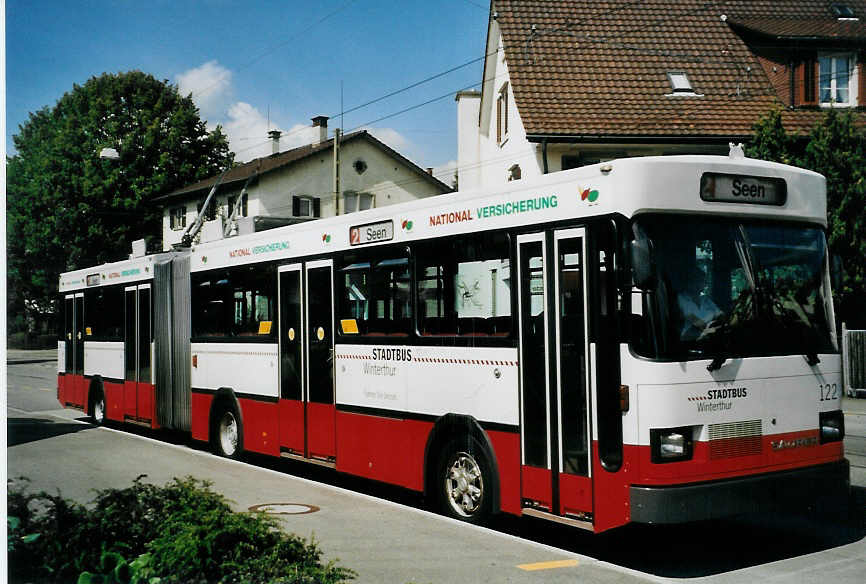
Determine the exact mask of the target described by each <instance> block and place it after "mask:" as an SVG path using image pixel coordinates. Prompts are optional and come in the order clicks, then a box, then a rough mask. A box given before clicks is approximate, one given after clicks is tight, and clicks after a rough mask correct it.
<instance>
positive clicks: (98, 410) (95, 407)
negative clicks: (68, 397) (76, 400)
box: [89, 388, 105, 426]
mask: <svg viewBox="0 0 866 584" xmlns="http://www.w3.org/2000/svg"><path fill="white" fill-rule="evenodd" d="M89 411H90V417H91V419H92V420H93V423H94V424H95V425H97V426H102V425H103V424H104V423H105V393H103V391H102V388H99V389H96V391H95V393H94V395H93V397H92V398H90V408H89Z"/></svg>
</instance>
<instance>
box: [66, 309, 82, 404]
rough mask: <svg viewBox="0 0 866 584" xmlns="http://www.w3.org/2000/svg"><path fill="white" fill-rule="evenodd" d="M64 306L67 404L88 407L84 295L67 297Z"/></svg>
mask: <svg viewBox="0 0 866 584" xmlns="http://www.w3.org/2000/svg"><path fill="white" fill-rule="evenodd" d="M64 300H65V306H64V315H65V316H64V326H65V334H64V344H65V345H66V346H65V353H66V363H65V367H64V371H65V373H66V375H65V376H64V377H66V379H65V380H64V396H63V400H64V401H65V402H66V403H70V404H74V405H77V406H86V404H85V403H84V394H85V393H86V387H85V380H84V294H83V293H79V294H70V295H68V296H66V298H65V299H64Z"/></svg>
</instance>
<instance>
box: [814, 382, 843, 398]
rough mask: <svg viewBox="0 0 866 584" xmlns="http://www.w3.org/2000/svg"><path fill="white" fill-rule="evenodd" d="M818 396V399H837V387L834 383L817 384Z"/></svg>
mask: <svg viewBox="0 0 866 584" xmlns="http://www.w3.org/2000/svg"><path fill="white" fill-rule="evenodd" d="M818 396H819V398H820V401H827V400H831V399H837V398H838V397H839V389H838V388H837V387H836V384H835V383H822V384H819V385H818Z"/></svg>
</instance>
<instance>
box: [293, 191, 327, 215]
mask: <svg viewBox="0 0 866 584" xmlns="http://www.w3.org/2000/svg"><path fill="white" fill-rule="evenodd" d="M292 215H293V216H295V217H320V216H321V202H320V201H319V199H318V198H317V197H311V196H309V195H294V196H293V197H292Z"/></svg>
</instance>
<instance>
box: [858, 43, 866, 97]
mask: <svg viewBox="0 0 866 584" xmlns="http://www.w3.org/2000/svg"><path fill="white" fill-rule="evenodd" d="M857 85H858V87H857V103H859V104H860V105H866V51H861V52H860V55H859V58H858V59H857Z"/></svg>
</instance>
